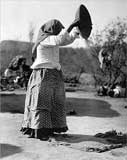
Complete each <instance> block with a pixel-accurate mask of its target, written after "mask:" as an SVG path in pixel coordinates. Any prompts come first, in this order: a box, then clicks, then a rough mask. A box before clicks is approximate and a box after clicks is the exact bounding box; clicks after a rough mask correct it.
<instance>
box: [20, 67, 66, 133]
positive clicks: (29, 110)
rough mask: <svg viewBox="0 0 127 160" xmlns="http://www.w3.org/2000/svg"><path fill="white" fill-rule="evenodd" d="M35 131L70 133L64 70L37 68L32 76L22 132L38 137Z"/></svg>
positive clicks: (27, 94) (27, 93)
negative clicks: (67, 118) (67, 120)
mask: <svg viewBox="0 0 127 160" xmlns="http://www.w3.org/2000/svg"><path fill="white" fill-rule="evenodd" d="M35 130H36V131H37V134H38V135H42V134H45V135H48V134H52V133H53V132H58V133H60V132H66V131H67V130H68V127H67V124H66V108H65V90H64V80H63V75H62V71H61V70H60V71H59V70H57V69H36V70H33V72H32V74H31V76H30V79H29V83H28V88H27V92H26V100H25V109H24V119H23V123H22V129H21V131H22V132H23V133H24V134H30V135H31V134H32V135H33V136H34V135H35V133H34V132H35Z"/></svg>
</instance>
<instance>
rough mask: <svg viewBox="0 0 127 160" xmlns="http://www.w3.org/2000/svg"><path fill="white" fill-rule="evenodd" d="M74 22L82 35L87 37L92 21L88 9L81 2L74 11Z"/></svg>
mask: <svg viewBox="0 0 127 160" xmlns="http://www.w3.org/2000/svg"><path fill="white" fill-rule="evenodd" d="M74 23H77V24H78V27H79V30H80V32H81V34H82V37H83V38H85V39H87V38H88V37H89V36H90V33H91V30H92V21H91V17H90V14H89V11H88V9H87V8H86V7H85V6H84V5H83V4H81V5H80V6H79V8H78V9H77V11H76V14H75V20H74Z"/></svg>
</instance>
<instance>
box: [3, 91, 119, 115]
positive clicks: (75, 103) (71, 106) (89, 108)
mask: <svg viewBox="0 0 127 160" xmlns="http://www.w3.org/2000/svg"><path fill="white" fill-rule="evenodd" d="M24 104H25V95H16V94H11V95H7V94H6V95H1V112H10V113H21V114H23V112H24ZM66 106H67V107H66V108H67V113H68V112H70V111H71V110H75V111H76V114H75V115H73V116H91V117H105V118H106V117H117V116H119V115H120V114H119V113H118V112H117V111H115V110H112V109H111V105H110V104H109V103H107V102H106V101H102V100H96V99H88V98H84V99H80V98H67V102H66ZM68 116H69V115H68Z"/></svg>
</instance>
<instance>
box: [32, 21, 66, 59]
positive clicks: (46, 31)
mask: <svg viewBox="0 0 127 160" xmlns="http://www.w3.org/2000/svg"><path fill="white" fill-rule="evenodd" d="M63 28H64V26H63V25H62V23H61V22H60V21H59V20H57V19H52V20H49V21H48V22H46V23H45V24H44V25H42V26H41V28H40V29H39V33H38V37H37V40H36V42H35V44H34V46H33V49H32V61H34V60H35V58H36V48H37V46H38V45H39V43H40V42H41V41H43V40H44V39H45V38H47V37H48V36H49V35H58V34H59V33H60V31H61V30H62V29H63Z"/></svg>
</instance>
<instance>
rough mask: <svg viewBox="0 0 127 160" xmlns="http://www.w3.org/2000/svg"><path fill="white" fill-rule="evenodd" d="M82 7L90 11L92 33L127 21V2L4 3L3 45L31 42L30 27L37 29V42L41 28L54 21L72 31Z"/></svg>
mask: <svg viewBox="0 0 127 160" xmlns="http://www.w3.org/2000/svg"><path fill="white" fill-rule="evenodd" d="M80 4H83V5H85V6H86V7H87V9H88V10H89V13H90V15H91V18H92V23H93V30H92V32H96V30H97V29H102V28H103V27H104V26H105V25H107V24H108V23H109V22H111V21H112V20H113V19H116V18H117V17H120V18H125V17H127V0H0V32H1V33H0V41H2V40H20V41H29V38H28V33H29V28H30V25H32V26H33V27H34V28H35V31H34V32H35V37H34V39H36V35H37V32H38V30H39V28H40V27H41V25H43V23H45V22H46V21H48V20H50V19H53V18H55V19H59V20H60V21H61V22H62V23H63V24H64V26H65V27H68V26H69V24H70V23H71V22H72V21H73V20H74V17H75V13H76V10H77V9H78V7H79V5H80Z"/></svg>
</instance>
